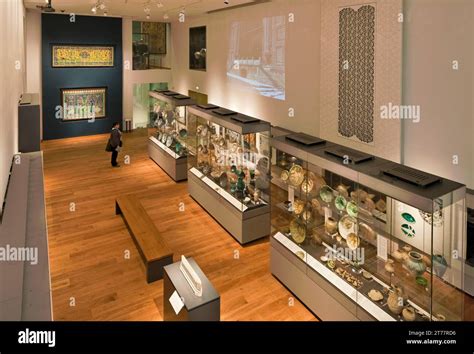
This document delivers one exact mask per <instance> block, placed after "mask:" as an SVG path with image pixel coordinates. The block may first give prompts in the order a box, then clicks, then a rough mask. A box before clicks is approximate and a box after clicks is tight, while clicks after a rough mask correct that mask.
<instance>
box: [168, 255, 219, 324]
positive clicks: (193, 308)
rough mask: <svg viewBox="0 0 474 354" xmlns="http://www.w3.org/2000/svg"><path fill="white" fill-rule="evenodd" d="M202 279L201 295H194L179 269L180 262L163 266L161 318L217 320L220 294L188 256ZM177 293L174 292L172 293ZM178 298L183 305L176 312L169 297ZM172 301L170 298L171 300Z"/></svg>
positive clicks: (171, 319)
mask: <svg viewBox="0 0 474 354" xmlns="http://www.w3.org/2000/svg"><path fill="white" fill-rule="evenodd" d="M188 261H189V264H190V265H191V266H192V268H193V269H194V271H195V272H196V274H197V275H198V276H199V278H200V279H201V281H202V296H196V295H195V294H194V292H193V290H192V288H191V286H190V285H189V284H188V282H187V280H186V278H185V277H184V275H183V273H181V270H180V269H179V266H180V263H181V261H180V262H176V263H173V264H170V265H168V266H166V267H164V284H163V294H164V298H163V318H164V320H165V321H219V320H220V296H219V294H218V293H217V291H216V290H215V289H214V287H213V286H212V284H211V282H210V281H209V280H208V279H207V277H206V276H205V274H204V273H203V272H202V270H201V268H199V266H198V265H197V263H196V261H195V260H194V259H193V258H188ZM175 292H176V293H177V294H174V293H175ZM173 294H174V297H177V298H178V299H180V300H179V301H181V302H182V303H184V306H183V307H182V308H181V309H180V311H178V313H176V311H175V309H174V308H173V306H172V304H171V302H170V299H171V298H172V297H173ZM171 301H172V300H171Z"/></svg>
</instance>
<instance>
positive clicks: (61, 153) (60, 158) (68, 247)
mask: <svg viewBox="0 0 474 354" xmlns="http://www.w3.org/2000/svg"><path fill="white" fill-rule="evenodd" d="M107 138H108V136H107V135H96V136H90V137H80V138H71V139H62V140H52V141H47V142H44V143H43V145H42V148H43V150H44V162H45V185H46V205H47V216H48V232H49V255H50V263H51V278H52V279H51V280H52V288H53V309H54V313H53V314H54V319H55V320H106V321H109V320H131V321H138V320H145V321H155V320H157V321H158V320H162V311H163V309H162V307H163V281H162V280H161V281H158V282H155V283H152V284H147V283H146V281H145V273H144V266H143V264H142V261H141V259H140V257H139V254H138V252H137V250H136V248H135V246H134V244H133V241H132V238H131V237H130V235H129V233H128V231H127V229H126V227H125V225H124V223H123V221H122V219H121V217H120V216H116V215H115V208H114V201H115V198H116V196H118V195H121V194H127V193H137V194H138V196H139V197H140V199H141V200H142V203H143V205H144V207H145V209H146V210H147V212H148V213H149V215H150V217H151V218H152V220H154V223H155V225H156V227H157V228H158V230H159V231H160V232H162V233H163V234H164V235H165V239H166V241H167V242H168V244H169V246H170V247H171V249H172V250H173V251H174V252H175V260H177V259H178V258H179V257H180V255H181V254H184V255H186V256H192V257H194V258H195V259H196V261H197V262H198V264H199V265H200V266H201V268H202V269H203V271H204V273H206V274H207V276H208V277H209V279H210V281H211V282H212V283H213V284H214V286H215V287H216V289H217V290H218V291H219V293H220V294H221V318H222V320H229V321H239V320H295V321H300V320H302V321H306V320H315V317H314V316H313V315H312V314H311V313H310V311H308V310H307V309H306V308H305V307H304V306H303V305H302V304H301V303H300V302H299V301H298V300H296V299H294V302H292V301H291V300H290V299H293V296H292V294H291V293H290V292H289V291H288V290H287V289H286V288H284V287H283V286H282V285H281V284H280V283H279V282H278V281H277V280H276V279H275V278H274V277H273V276H272V275H271V274H270V270H269V242H268V239H265V240H263V241H259V242H256V243H253V244H251V245H249V246H245V247H242V246H240V245H239V243H238V242H236V241H235V240H234V239H233V238H232V237H231V236H230V235H229V234H228V233H227V232H226V231H225V230H224V229H223V228H222V227H221V226H220V225H219V224H217V222H216V221H214V219H212V217H210V216H209V215H208V214H207V213H206V212H205V211H204V210H203V209H202V208H201V207H200V206H199V205H197V204H196V202H194V201H193V200H192V199H191V198H190V197H189V195H188V193H187V185H186V183H180V184H176V183H174V182H173V181H172V180H171V179H170V178H169V177H168V176H167V175H166V174H165V173H164V172H163V171H162V170H161V169H160V168H159V167H158V166H157V165H156V164H155V163H154V162H153V161H151V160H150V159H149V158H148V155H147V149H146V144H147V139H146V132H145V131H144V130H142V131H136V132H134V133H131V134H124V150H123V152H122V153H121V155H120V159H121V161H122V162H121V164H122V167H120V168H118V169H113V168H112V167H111V166H110V161H109V160H110V154H108V153H106V152H105V151H104V148H105V144H106V141H107ZM125 155H128V156H130V164H129V165H126V164H124V163H123V157H124V156H125ZM181 203H183V204H181ZM182 205H184V211H181V210H180V206H182ZM128 254H130V257H128ZM236 255H238V257H236ZM292 303H293V305H292V306H290V304H292Z"/></svg>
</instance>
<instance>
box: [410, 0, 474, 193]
mask: <svg viewBox="0 0 474 354" xmlns="http://www.w3.org/2000/svg"><path fill="white" fill-rule="evenodd" d="M404 7H405V15H406V16H405V23H404V63H403V102H404V104H407V105H419V106H420V108H421V120H420V122H419V123H414V122H412V121H404V124H403V144H402V146H403V162H404V163H405V164H407V165H409V166H412V167H415V168H418V169H421V170H424V171H427V172H431V173H433V174H438V175H441V176H443V177H446V178H450V179H453V180H455V181H458V182H461V183H465V184H467V186H468V188H471V189H474V107H473V102H474V69H473V65H474V1H472V0H407V1H405V3H404ZM456 69H457V70H456ZM456 162H457V164H456Z"/></svg>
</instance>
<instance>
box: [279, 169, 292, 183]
mask: <svg viewBox="0 0 474 354" xmlns="http://www.w3.org/2000/svg"><path fill="white" fill-rule="evenodd" d="M289 177H290V173H289V172H288V171H287V170H283V171H281V174H280V178H281V180H282V181H283V182H288V178H289Z"/></svg>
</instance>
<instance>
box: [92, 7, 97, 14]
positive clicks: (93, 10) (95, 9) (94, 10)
mask: <svg viewBox="0 0 474 354" xmlns="http://www.w3.org/2000/svg"><path fill="white" fill-rule="evenodd" d="M91 11H92V12H93V13H95V14H96V13H97V7H96V6H95V5H94V7H92V9H91Z"/></svg>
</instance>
